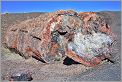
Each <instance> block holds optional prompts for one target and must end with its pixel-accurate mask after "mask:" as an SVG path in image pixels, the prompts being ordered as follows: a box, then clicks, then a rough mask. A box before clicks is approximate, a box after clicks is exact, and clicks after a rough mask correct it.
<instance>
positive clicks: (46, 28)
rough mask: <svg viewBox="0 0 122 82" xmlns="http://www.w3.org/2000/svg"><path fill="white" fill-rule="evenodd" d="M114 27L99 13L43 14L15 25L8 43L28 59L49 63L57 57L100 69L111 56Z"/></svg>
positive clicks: (65, 12) (9, 46)
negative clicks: (103, 61) (101, 63)
mask: <svg viewBox="0 0 122 82" xmlns="http://www.w3.org/2000/svg"><path fill="white" fill-rule="evenodd" d="M113 41H114V39H113V33H112V32H111V27H110V26H109V25H108V24H107V23H106V22H105V20H104V19H103V18H102V17H100V16H99V15H97V14H96V13H95V12H82V13H77V12H75V11H72V10H68V11H63V10H61V11H57V12H54V13H47V14H45V15H40V16H39V17H37V18H34V19H29V20H26V21H23V22H21V23H20V24H17V25H13V26H11V27H10V28H9V29H8V30H7V32H6V36H5V44H6V45H7V47H8V48H10V49H14V50H16V51H17V52H19V54H20V55H22V56H24V57H25V58H29V57H34V58H36V59H38V60H41V61H43V62H46V63H50V61H51V60H52V61H53V60H54V59H55V57H57V56H61V57H64V56H68V57H69V58H71V59H73V60H74V61H77V62H79V63H82V64H84V65H86V66H96V65H98V64H99V63H100V62H101V61H102V60H104V59H105V58H107V57H108V54H109V53H110V50H109V48H110V47H111V45H112V43H113Z"/></svg>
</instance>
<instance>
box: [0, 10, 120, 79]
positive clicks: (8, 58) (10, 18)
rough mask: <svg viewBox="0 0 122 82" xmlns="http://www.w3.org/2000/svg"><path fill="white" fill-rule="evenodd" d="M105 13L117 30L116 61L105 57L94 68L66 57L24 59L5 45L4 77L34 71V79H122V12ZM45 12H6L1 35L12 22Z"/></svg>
mask: <svg viewBox="0 0 122 82" xmlns="http://www.w3.org/2000/svg"><path fill="white" fill-rule="evenodd" d="M97 13H98V14H99V15H102V16H103V17H104V18H105V20H106V22H107V23H109V24H110V26H111V27H112V30H113V32H114V33H115V34H116V35H117V38H116V39H117V43H116V44H115V45H114V49H115V51H114V52H113V53H112V60H113V61H114V62H115V63H114V64H112V63H110V62H107V61H104V62H103V63H102V64H100V65H98V66H96V67H94V68H92V67H85V66H84V65H82V64H73V62H70V65H65V64H63V62H64V61H63V60H60V61H56V62H54V63H52V64H44V63H42V62H40V61H37V60H35V59H33V58H30V59H24V58H22V57H21V56H19V54H15V53H14V52H11V51H9V50H8V49H6V48H4V47H3V46H2V48H1V52H2V53H1V73H2V79H4V78H3V77H5V76H10V75H16V74H18V73H20V74H21V73H31V74H32V78H33V80H32V81H36V80H40V81H54V80H55V81H84V80H85V81H88V80H89V81H120V80H121V66H120V65H121V64H120V63H121V62H120V56H121V12H119V11H116V12H115V11H102V12H97ZM43 14H45V13H15V14H2V15H1V18H2V22H1V24H2V27H1V30H2V31H1V33H2V34H1V35H2V42H3V41H4V36H3V35H4V33H5V30H6V29H7V28H8V26H10V25H13V24H16V23H20V22H21V21H24V20H27V19H30V18H35V17H38V16H39V15H43Z"/></svg>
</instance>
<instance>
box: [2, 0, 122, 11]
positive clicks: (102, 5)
mask: <svg viewBox="0 0 122 82" xmlns="http://www.w3.org/2000/svg"><path fill="white" fill-rule="evenodd" d="M1 4H2V6H1V12H2V13H25V12H54V11H57V10H62V9H63V10H68V9H72V10H75V11H77V12H82V11H120V9H121V6H120V5H121V2H120V1H2V3H1Z"/></svg>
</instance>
